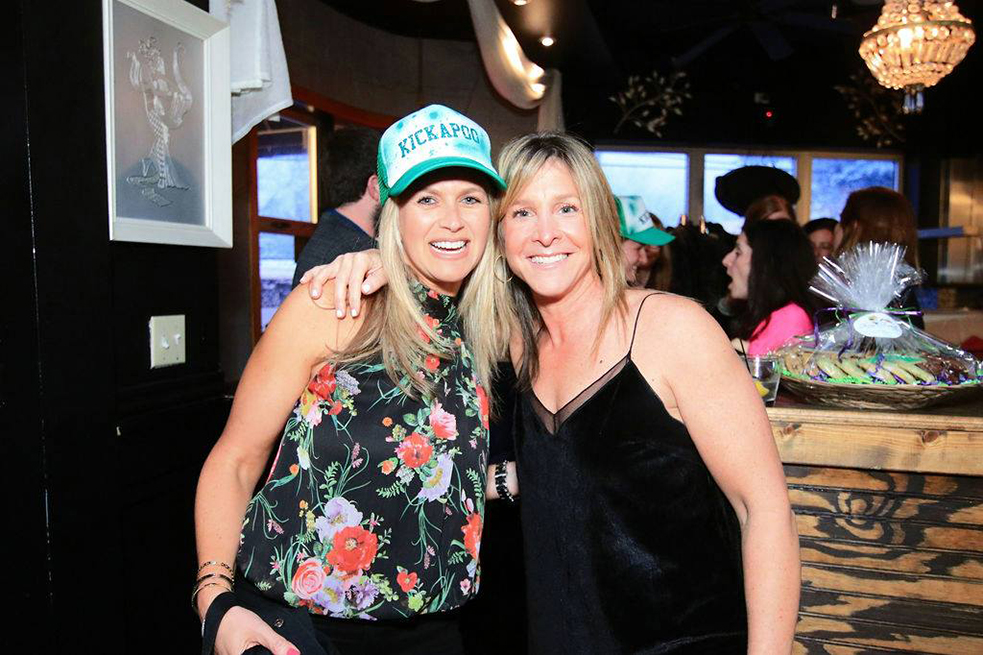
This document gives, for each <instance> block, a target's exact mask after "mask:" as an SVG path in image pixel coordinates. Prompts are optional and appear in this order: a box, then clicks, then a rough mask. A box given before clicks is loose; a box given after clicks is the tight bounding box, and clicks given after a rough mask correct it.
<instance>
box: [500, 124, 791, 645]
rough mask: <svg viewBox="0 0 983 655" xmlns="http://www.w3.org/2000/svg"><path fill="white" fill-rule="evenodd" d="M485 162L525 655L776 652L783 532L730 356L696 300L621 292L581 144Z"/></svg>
mask: <svg viewBox="0 0 983 655" xmlns="http://www.w3.org/2000/svg"><path fill="white" fill-rule="evenodd" d="M499 169H500V171H501V173H502V176H503V177H504V178H505V180H506V183H507V184H508V189H507V190H506V194H505V197H504V199H503V200H502V202H501V204H500V206H499V218H500V223H499V229H498V231H497V235H498V241H499V247H500V249H501V251H502V252H504V253H505V257H506V260H507V262H508V265H509V268H510V269H511V273H512V276H513V277H512V279H510V280H509V287H510V293H511V300H512V303H511V304H512V311H513V316H512V319H513V328H512V360H513V362H514V364H515V369H516V372H517V377H518V380H519V384H520V389H521V391H522V392H521V394H520V400H519V401H518V406H517V409H516V419H515V435H516V436H515V438H516V455H517V458H516V459H517V464H518V475H519V488H520V491H521V494H522V502H521V515H522V530H523V541H524V546H525V553H526V556H525V559H526V574H527V580H526V587H527V597H528V607H529V645H530V651H531V652H533V653H745V652H748V653H768V654H769V655H772V654H775V653H788V652H790V650H791V646H792V637H793V633H794V626H795V619H796V611H797V608H798V590H799V560H798V542H797V537H796V533H795V527H794V518H793V516H792V513H791V509H790V506H789V501H788V494H787V490H786V487H785V479H784V474H783V471H782V467H781V462H780V461H779V458H778V453H777V450H776V448H775V445H774V442H773V440H772V437H771V431H770V428H769V424H768V420H767V416H766V414H765V412H764V406H763V404H762V403H761V401H760V399H759V397H758V395H757V392H756V391H755V389H754V387H753V385H752V382H751V380H750V378H749V377H748V375H747V373H746V371H745V369H744V367H743V364H742V363H741V362H740V360H739V359H738V358H737V356H736V355H735V354H734V351H733V349H731V347H730V344H729V343H728V341H727V339H726V337H725V336H724V335H723V333H722V332H721V331H720V330H719V328H718V327H717V326H716V323H715V322H714V321H713V319H712V318H710V317H709V315H708V314H706V312H704V311H703V310H702V309H701V308H700V307H698V306H697V305H696V304H695V303H693V302H691V301H689V300H686V299H684V298H681V297H678V296H673V295H670V294H652V293H651V292H648V291H644V290H639V291H629V290H627V288H626V284H625V277H624V269H623V266H622V264H621V259H620V257H619V247H618V242H619V235H618V221H617V219H616V213H615V212H616V209H615V203H614V198H613V196H612V194H611V191H610V189H609V188H608V186H607V183H606V182H605V180H604V177H603V174H602V173H601V171H600V168H599V167H598V165H597V163H596V161H595V160H594V158H593V156H592V155H591V152H590V150H589V148H588V147H587V146H586V145H585V144H583V143H582V142H580V141H578V140H576V139H574V138H572V137H569V136H566V135H561V134H551V133H543V134H533V135H528V136H525V137H521V138H519V139H516V140H515V141H513V142H512V143H510V144H509V145H507V146H506V147H505V149H504V150H503V152H502V154H501V155H500V158H499Z"/></svg>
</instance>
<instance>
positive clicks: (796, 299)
mask: <svg viewBox="0 0 983 655" xmlns="http://www.w3.org/2000/svg"><path fill="white" fill-rule="evenodd" d="M724 266H725V267H726V268H727V274H728V275H729V276H730V278H731V282H730V285H729V286H728V290H729V291H730V297H731V298H733V299H734V300H743V301H745V307H744V310H743V312H741V314H740V315H739V316H738V326H737V331H736V334H737V337H738V339H740V340H741V341H742V343H741V344H739V345H740V346H741V347H742V348H743V349H744V351H745V352H746V353H747V354H748V355H763V354H765V353H767V352H771V351H772V350H775V349H776V348H778V347H779V346H781V345H782V344H783V343H785V341H787V340H788V338H789V337H793V336H795V335H798V334H804V333H807V332H809V331H811V330H812V327H813V322H812V311H813V309H814V308H815V307H816V304H817V302H816V301H815V300H813V298H812V296H811V294H810V293H809V280H811V279H812V276H813V275H815V274H816V260H815V258H814V257H813V254H812V244H811V243H810V242H809V238H808V237H807V236H806V235H805V232H803V231H802V228H801V227H799V226H798V225H796V224H795V223H793V222H792V221H783V220H779V221H758V222H756V223H750V224H746V225H745V226H744V231H743V232H742V233H741V235H740V236H739V237H737V245H736V246H735V247H734V249H733V250H732V251H731V252H730V253H728V254H727V256H726V257H724Z"/></svg>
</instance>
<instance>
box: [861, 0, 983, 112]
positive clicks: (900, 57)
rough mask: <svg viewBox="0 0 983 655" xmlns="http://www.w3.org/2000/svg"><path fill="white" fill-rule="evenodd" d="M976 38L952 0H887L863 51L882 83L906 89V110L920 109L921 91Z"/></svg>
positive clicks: (958, 59) (942, 74) (952, 65)
mask: <svg viewBox="0 0 983 655" xmlns="http://www.w3.org/2000/svg"><path fill="white" fill-rule="evenodd" d="M975 41H976V32H975V31H974V30H973V23H972V22H971V21H970V20H969V19H968V18H966V17H964V16H963V15H962V14H960V13H959V8H958V7H957V6H956V3H954V2H931V1H929V0H908V1H907V2H892V1H890V0H889V1H888V2H885V3H884V9H883V10H881V16H880V18H878V19H877V25H875V26H874V28H873V29H871V30H870V31H869V32H867V33H866V34H864V37H863V41H861V42H860V56H861V57H863V59H864V61H865V62H866V63H867V68H869V69H870V72H871V73H873V74H874V77H875V78H877V81H878V82H880V83H881V85H883V86H886V87H887V88H889V89H904V91H905V100H904V112H905V113H906V114H917V113H919V112H921V110H922V107H923V105H924V100H923V97H922V91H923V90H924V89H925V88H927V87H930V86H934V85H935V84H936V83H937V82H938V81H939V80H941V79H942V78H943V77H945V76H946V75H948V74H949V73H951V72H952V69H953V68H955V67H956V65H957V64H958V63H959V62H961V61H962V60H963V57H965V56H966V51H967V50H969V48H970V46H972V45H973V43H974V42H975Z"/></svg>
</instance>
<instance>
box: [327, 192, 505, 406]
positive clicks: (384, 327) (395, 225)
mask: <svg viewBox="0 0 983 655" xmlns="http://www.w3.org/2000/svg"><path fill="white" fill-rule="evenodd" d="M485 189H486V191H487V193H488V200H489V207H488V209H489V220H491V218H492V217H493V216H494V215H495V209H496V203H495V192H494V191H492V190H491V186H490V185H485ZM407 195H408V194H407ZM378 234H379V257H380V259H381V260H382V267H383V269H384V270H385V272H386V276H387V278H388V279H389V283H388V284H387V285H386V286H385V287H383V288H382V289H381V290H380V291H379V292H378V293H376V294H375V297H372V298H369V299H367V307H366V312H365V319H364V321H363V323H362V325H361V327H360V328H359V331H358V332H357V333H356V335H355V337H354V338H353V339H352V341H351V343H349V344H348V346H347V347H345V348H343V349H342V350H341V351H339V352H337V353H335V354H334V355H333V356H332V357H331V361H333V362H335V363H339V364H342V363H350V362H364V361H366V360H374V359H379V358H381V359H382V363H383V365H384V366H385V368H386V374H387V375H388V376H389V378H390V379H391V380H392V381H393V382H394V383H395V384H396V385H398V386H399V387H400V388H401V389H403V390H404V391H405V392H406V393H407V394H409V395H410V396H411V397H413V398H418V397H420V396H429V395H431V394H432V393H433V391H434V388H433V384H432V383H431V382H429V381H428V380H426V379H423V377H422V376H418V375H415V374H414V372H416V371H419V370H422V368H423V362H424V360H425V359H426V357H427V356H428V355H434V356H436V357H439V358H441V359H450V358H452V357H453V348H454V344H453V343H451V342H450V341H449V340H448V339H446V338H445V337H442V336H440V335H438V334H437V333H436V332H435V331H434V329H433V328H432V327H430V326H429V325H428V324H427V323H426V322H425V321H424V320H423V312H422V310H421V308H420V303H419V301H418V300H417V299H416V297H415V296H414V295H413V291H412V285H413V283H414V282H415V281H416V277H415V275H414V274H413V272H412V270H411V269H410V267H409V265H408V264H407V263H406V252H405V250H404V248H403V238H402V234H401V233H400V229H399V204H398V202H397V201H396V200H395V199H393V198H389V199H387V200H386V203H385V204H384V205H383V206H382V211H381V213H380V215H379V228H378ZM494 264H495V244H494V239H493V238H492V237H491V234H489V238H488V241H487V242H486V243H485V249H484V251H483V252H482V253H481V258H480V259H479V260H478V264H477V266H476V267H475V269H474V270H473V271H472V272H471V274H470V275H469V276H468V277H467V278H466V279H465V280H464V283H463V284H462V286H461V290H460V291H459V293H458V303H457V309H458V312H459V314H460V316H461V324H462V328H463V330H462V331H463V334H464V336H465V337H466V341H465V344H466V345H467V347H468V348H469V351H470V354H471V357H472V362H473V366H474V370H475V373H476V374H477V377H478V381H479V383H481V384H482V386H483V387H484V388H485V391H486V393H487V394H488V397H489V399H491V381H492V375H493V372H494V367H495V363H496V362H497V361H499V360H500V359H501V358H502V357H503V355H504V353H505V344H506V335H507V332H506V330H507V323H505V322H504V319H502V318H501V316H500V314H501V312H500V311H499V310H498V308H499V307H500V303H501V300H500V299H504V290H503V289H502V287H501V284H498V283H497V282H496V280H495V274H494ZM421 331H422V332H423V333H424V334H426V335H427V336H428V337H430V343H427V342H426V340H424V339H421V338H420V332H421Z"/></svg>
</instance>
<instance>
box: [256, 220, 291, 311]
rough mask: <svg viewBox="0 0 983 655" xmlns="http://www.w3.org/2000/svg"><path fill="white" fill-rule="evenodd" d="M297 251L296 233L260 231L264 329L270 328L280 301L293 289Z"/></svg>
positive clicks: (261, 298) (261, 294)
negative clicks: (268, 326)
mask: <svg viewBox="0 0 983 655" xmlns="http://www.w3.org/2000/svg"><path fill="white" fill-rule="evenodd" d="M297 254H298V250H297V237H295V236H294V235H292V234H276V233H273V232H260V233H259V286H260V318H259V327H260V330H266V326H267V325H269V323H270V319H271V318H273V314H275V313H276V310H277V308H278V307H279V306H280V303H282V302H283V299H284V298H286V297H287V295H288V294H289V293H290V290H291V288H292V283H293V278H294V269H295V268H297Z"/></svg>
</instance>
